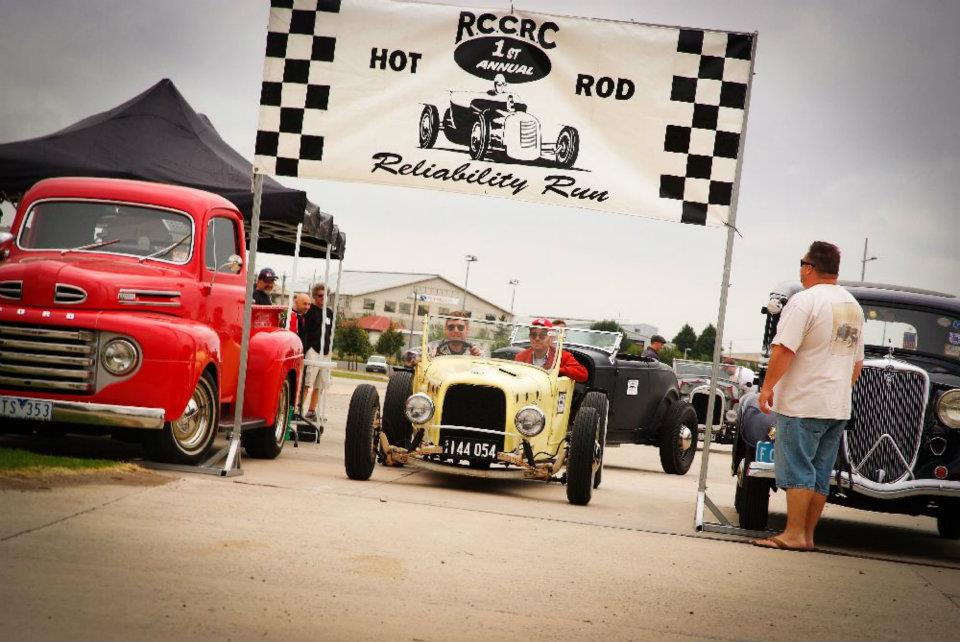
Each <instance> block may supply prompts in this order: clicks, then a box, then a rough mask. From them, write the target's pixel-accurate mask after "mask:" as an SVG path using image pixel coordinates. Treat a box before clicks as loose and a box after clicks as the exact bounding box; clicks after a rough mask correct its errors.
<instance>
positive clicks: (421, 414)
mask: <svg viewBox="0 0 960 642" xmlns="http://www.w3.org/2000/svg"><path fill="white" fill-rule="evenodd" d="M433 409H434V406H433V401H431V400H430V397H428V396H427V395H425V394H423V393H422V392H418V393H417V394H415V395H412V396H410V397H409V398H408V399H407V403H406V404H405V405H404V408H403V414H405V415H406V416H407V419H409V420H410V423H414V424H425V423H427V422H428V421H430V418H431V417H433Z"/></svg>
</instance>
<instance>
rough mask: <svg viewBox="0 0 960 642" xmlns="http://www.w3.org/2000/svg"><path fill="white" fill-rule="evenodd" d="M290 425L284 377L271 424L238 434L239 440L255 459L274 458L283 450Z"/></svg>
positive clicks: (286, 386)
mask: <svg viewBox="0 0 960 642" xmlns="http://www.w3.org/2000/svg"><path fill="white" fill-rule="evenodd" d="M289 426H290V381H289V380H288V379H284V380H283V382H281V384H280V390H279V391H278V392H277V410H276V412H275V414H274V417H273V425H272V426H267V427H266V428H257V429H255V430H251V431H250V432H248V433H244V434H242V435H240V441H241V443H242V444H243V449H244V450H245V451H247V454H248V455H250V456H251V457H253V458H255V459H276V458H277V457H279V456H280V451H282V450H283V442H284V441H285V440H286V438H287V428H288V427H289Z"/></svg>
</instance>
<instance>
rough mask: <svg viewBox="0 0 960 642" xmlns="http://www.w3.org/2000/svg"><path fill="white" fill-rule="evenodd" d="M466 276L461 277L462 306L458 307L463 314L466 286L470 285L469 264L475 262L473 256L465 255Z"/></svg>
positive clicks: (465, 301) (465, 304) (465, 306)
mask: <svg viewBox="0 0 960 642" xmlns="http://www.w3.org/2000/svg"><path fill="white" fill-rule="evenodd" d="M466 259H467V275H466V276H465V277H463V304H462V305H461V306H460V309H461V310H463V312H464V313H466V311H467V284H468V283H470V264H471V263H473V262H474V261H476V260H477V257H475V256H474V255H473V254H467V255H466Z"/></svg>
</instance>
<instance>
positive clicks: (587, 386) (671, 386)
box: [494, 328, 698, 475]
mask: <svg viewBox="0 0 960 642" xmlns="http://www.w3.org/2000/svg"><path fill="white" fill-rule="evenodd" d="M621 339H622V335H620V334H619V333H611V332H595V331H590V330H581V329H577V328H569V329H567V330H566V340H565V343H564V349H565V350H567V351H568V352H570V353H571V354H572V355H573V356H574V358H575V359H576V360H577V361H578V362H579V363H580V364H582V365H583V366H584V367H585V368H586V369H587V372H588V374H589V378H588V379H587V381H586V383H577V384H576V386H575V387H574V394H573V405H572V407H573V413H574V414H576V412H577V410H578V408H579V406H580V403H581V402H582V401H583V400H584V399H585V398H587V396H588V394H589V393H591V392H592V393H600V394H602V395H603V396H604V397H605V398H606V400H607V404H608V414H607V421H606V426H605V435H604V438H603V439H602V440H601V442H600V443H601V444H604V447H607V446H613V447H617V446H620V445H622V444H642V445H647V446H656V447H657V448H658V449H659V450H660V465H661V466H662V468H663V471H664V472H666V473H670V474H675V475H684V474H686V472H687V471H688V470H690V466H691V465H692V464H693V459H694V456H695V455H696V452H697V439H698V432H697V427H698V422H697V413H696V410H694V408H693V406H692V405H690V403H688V402H687V401H684V400H683V399H682V398H681V396H680V389H679V386H678V385H677V376H676V374H675V373H674V372H673V370H672V369H671V368H670V366H667V365H666V364H663V363H661V362H659V361H657V360H655V359H648V358H645V357H639V356H633V355H629V354H626V353H623V352H619V348H620V341H621ZM527 346H528V343H527V342H526V341H522V340H515V341H514V342H512V344H511V345H510V346H508V347H505V348H501V349H499V350H497V351H496V352H495V353H494V356H497V357H500V358H504V359H512V358H513V357H514V355H515V354H516V353H518V352H520V350H522V349H524V348H526V347H527ZM592 396H595V395H591V397H592Z"/></svg>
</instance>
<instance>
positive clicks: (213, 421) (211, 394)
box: [143, 372, 220, 465]
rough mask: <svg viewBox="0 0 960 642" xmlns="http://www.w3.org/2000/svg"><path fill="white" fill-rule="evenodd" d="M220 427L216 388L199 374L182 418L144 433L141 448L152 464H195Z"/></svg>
mask: <svg viewBox="0 0 960 642" xmlns="http://www.w3.org/2000/svg"><path fill="white" fill-rule="evenodd" d="M219 424H220V398H219V396H218V395H217V384H216V383H215V382H214V381H213V377H211V376H210V374H209V373H206V372H205V373H203V375H201V377H200V379H199V380H198V381H197V387H196V388H195V389H194V391H193V395H191V396H190V400H189V401H188V402H187V407H186V408H184V410H183V414H182V415H180V417H178V418H177V419H175V420H173V421H168V422H167V423H165V424H164V426H163V429H162V430H149V431H145V434H144V439H143V448H144V450H145V451H146V454H147V457H148V458H149V459H152V460H153V461H159V462H164V463H168V464H188V465H193V464H199V463H200V462H201V461H203V458H204V456H205V455H206V454H207V451H208V450H209V449H210V446H211V445H212V444H213V440H214V438H216V436H217V429H218V428H219Z"/></svg>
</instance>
